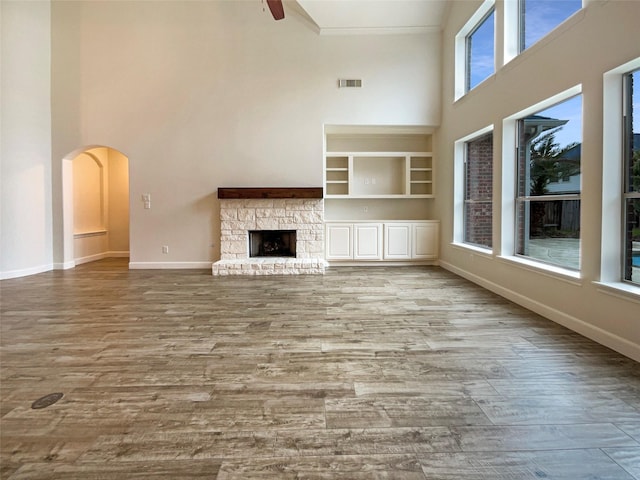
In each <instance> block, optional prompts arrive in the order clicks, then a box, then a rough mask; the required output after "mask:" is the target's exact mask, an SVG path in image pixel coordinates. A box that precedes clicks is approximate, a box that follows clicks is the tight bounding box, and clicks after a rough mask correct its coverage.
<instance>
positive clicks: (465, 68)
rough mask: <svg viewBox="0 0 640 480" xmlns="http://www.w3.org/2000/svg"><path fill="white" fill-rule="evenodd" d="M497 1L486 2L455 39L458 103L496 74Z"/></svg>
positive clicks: (456, 96)
mask: <svg viewBox="0 0 640 480" xmlns="http://www.w3.org/2000/svg"><path fill="white" fill-rule="evenodd" d="M495 62H496V61H495V12H494V0H485V1H484V2H483V3H482V4H481V5H480V8H478V9H477V10H476V11H475V12H474V14H473V15H472V16H471V18H469V20H468V21H467V23H465V25H464V26H463V27H462V28H461V29H460V31H459V32H458V34H457V35H456V39H455V99H456V100H457V99H459V98H461V97H462V96H464V95H465V94H466V93H467V92H468V91H469V90H471V89H472V88H474V87H476V86H477V85H478V84H479V83H481V82H482V81H484V80H485V79H486V78H487V77H489V76H490V75H492V74H493V73H494V72H495Z"/></svg>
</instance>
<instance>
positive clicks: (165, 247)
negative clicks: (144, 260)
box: [162, 245, 169, 253]
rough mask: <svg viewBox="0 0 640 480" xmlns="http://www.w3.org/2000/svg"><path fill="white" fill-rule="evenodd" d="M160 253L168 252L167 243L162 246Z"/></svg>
mask: <svg viewBox="0 0 640 480" xmlns="http://www.w3.org/2000/svg"><path fill="white" fill-rule="evenodd" d="M162 253H169V245H163V246H162Z"/></svg>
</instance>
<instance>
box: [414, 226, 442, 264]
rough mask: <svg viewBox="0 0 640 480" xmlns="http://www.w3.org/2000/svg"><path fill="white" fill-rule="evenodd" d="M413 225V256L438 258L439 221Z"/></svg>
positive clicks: (416, 257)
mask: <svg viewBox="0 0 640 480" xmlns="http://www.w3.org/2000/svg"><path fill="white" fill-rule="evenodd" d="M412 227H413V238H412V242H411V245H412V248H411V258H415V259H431V258H438V230H439V228H438V223H437V222H422V223H415V224H414V225H413V226H412Z"/></svg>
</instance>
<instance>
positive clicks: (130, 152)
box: [52, 2, 440, 266]
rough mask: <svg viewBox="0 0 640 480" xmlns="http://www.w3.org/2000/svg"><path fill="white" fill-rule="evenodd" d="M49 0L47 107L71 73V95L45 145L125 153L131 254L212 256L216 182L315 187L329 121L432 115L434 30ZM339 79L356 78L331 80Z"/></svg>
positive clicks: (255, 11) (230, 7) (234, 6)
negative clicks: (381, 31) (376, 30)
mask: <svg viewBox="0 0 640 480" xmlns="http://www.w3.org/2000/svg"><path fill="white" fill-rule="evenodd" d="M52 8H53V10H54V14H53V19H54V30H55V31H56V32H54V40H56V42H54V52H53V57H54V59H60V62H61V64H64V65H65V68H64V69H61V67H59V66H58V67H55V68H54V75H55V76H54V86H55V90H54V106H55V105H60V110H62V109H63V108H64V107H63V106H64V104H65V102H63V101H61V100H60V99H61V98H65V97H70V95H69V90H68V87H67V84H68V83H70V84H71V85H79V90H78V94H79V96H80V98H81V100H80V102H76V103H74V102H73V101H71V99H70V100H69V101H70V102H71V103H72V105H71V108H70V110H68V111H67V110H65V111H64V114H62V113H61V114H60V118H61V119H62V118H64V120H65V121H64V122H62V121H60V122H59V123H57V124H56V129H55V133H54V137H56V138H54V145H55V146H56V151H58V152H60V154H61V155H64V154H65V153H66V152H68V151H71V150H73V149H75V148H77V147H78V145H72V142H73V141H75V142H77V143H78V144H80V145H92V144H93V145H95V144H99V145H108V146H111V147H114V148H117V149H118V150H120V151H121V152H123V154H125V155H126V156H127V157H128V158H129V164H130V173H131V175H130V182H131V211H130V214H131V262H132V265H133V266H163V265H168V264H174V265H178V266H205V265H207V264H209V263H210V262H211V261H213V260H216V259H217V258H219V246H218V238H219V219H218V214H219V212H218V208H219V207H218V202H217V198H216V190H217V188H218V187H221V186H300V187H304V186H321V185H322V165H323V162H322V132H323V124H325V123H331V124H349V123H354V124H360V123H362V124H427V125H434V124H438V123H439V118H440V109H439V102H438V98H439V81H440V78H439V77H440V76H439V65H440V58H439V40H440V36H439V34H424V35H400V36H393V35H389V36H358V37H355V36H353V37H320V36H318V35H317V34H316V33H315V32H314V31H313V30H311V29H310V28H309V27H308V26H307V25H306V24H305V23H304V21H302V20H301V19H300V18H298V17H297V16H296V15H295V14H294V13H292V12H288V14H287V18H286V19H285V20H283V21H280V22H275V21H274V20H273V19H272V17H271V15H270V14H269V11H268V9H267V10H266V11H263V7H262V5H261V4H260V2H81V3H75V4H70V3H68V2H62V4H60V2H54V3H53V6H52ZM58 9H59V11H58ZM70 19H72V20H73V19H75V20H73V21H72V20H70ZM74 22H75V23H74ZM58 29H65V32H66V33H60V32H57V30H58ZM72 39H75V41H76V42H77V45H76V46H75V47H74V48H79V52H76V51H74V50H73V49H71V51H68V50H69V48H70V47H71V45H70V44H72V43H74V42H72V41H71V40H72ZM58 45H59V47H60V48H64V49H65V50H64V52H63V51H60V50H59V48H58ZM78 65H79V66H78ZM69 76H70V77H71V78H67V80H68V82H63V81H62V79H63V78H66V77H69ZM78 76H79V80H78V78H76V77H78ZM344 77H348V78H353V77H355V78H362V80H363V88H361V89H338V88H337V80H338V78H344ZM58 79H60V80H58ZM75 108H78V111H77V112H74V109H75ZM57 112H58V110H57V109H54V121H56V118H58V113H57ZM78 118H80V121H78ZM65 125H69V128H71V129H73V130H78V129H80V130H81V131H80V133H79V134H78V133H74V132H69V131H64V130H65ZM65 149H66V152H65ZM143 193H149V194H150V195H151V209H149V210H145V209H144V208H143V203H142V201H141V195H142V194H143ZM212 244H215V247H211V245H212ZM162 245H168V246H169V254H162Z"/></svg>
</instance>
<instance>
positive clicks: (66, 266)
mask: <svg viewBox="0 0 640 480" xmlns="http://www.w3.org/2000/svg"><path fill="white" fill-rule="evenodd" d="M75 266H76V262H75V261H74V260H71V261H70V262H62V263H59V262H58V263H54V264H53V269H54V270H69V269H70V268H73V267H75Z"/></svg>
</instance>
